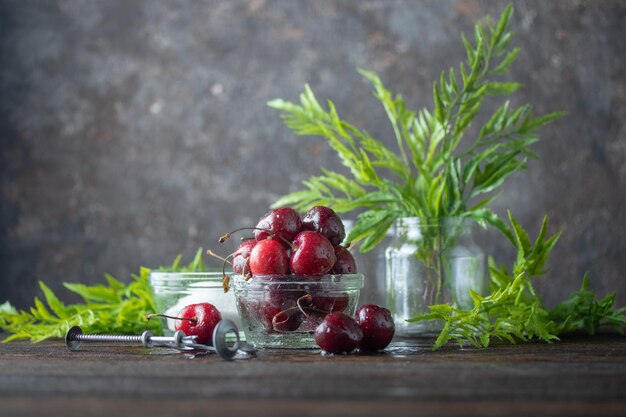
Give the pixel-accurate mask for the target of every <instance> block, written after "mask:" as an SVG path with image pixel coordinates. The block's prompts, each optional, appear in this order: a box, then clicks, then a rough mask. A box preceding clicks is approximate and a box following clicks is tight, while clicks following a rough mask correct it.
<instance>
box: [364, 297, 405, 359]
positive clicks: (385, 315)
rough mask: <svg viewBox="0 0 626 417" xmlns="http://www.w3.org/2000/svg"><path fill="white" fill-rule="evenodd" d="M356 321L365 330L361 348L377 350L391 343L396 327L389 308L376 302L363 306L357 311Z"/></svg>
mask: <svg viewBox="0 0 626 417" xmlns="http://www.w3.org/2000/svg"><path fill="white" fill-rule="evenodd" d="M356 322H357V323H358V325H359V326H360V327H361V330H363V340H361V344H360V346H359V349H361V350H365V351H376V350H381V349H384V348H386V347H387V346H388V345H389V343H391V339H393V335H394V333H395V330H396V327H395V324H394V322H393V317H392V316H391V312H390V311H389V310H388V309H386V308H384V307H381V306H377V305H375V304H366V305H364V306H361V307H359V309H358V310H357V311H356Z"/></svg>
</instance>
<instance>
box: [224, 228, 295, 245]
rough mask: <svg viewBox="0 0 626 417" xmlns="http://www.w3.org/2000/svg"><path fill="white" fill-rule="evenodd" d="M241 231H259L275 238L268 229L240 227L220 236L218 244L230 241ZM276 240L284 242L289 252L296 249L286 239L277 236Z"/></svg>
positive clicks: (272, 232) (274, 234)
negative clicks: (289, 249)
mask: <svg viewBox="0 0 626 417" xmlns="http://www.w3.org/2000/svg"><path fill="white" fill-rule="evenodd" d="M242 230H261V231H263V232H267V233H269V234H270V235H271V236H272V237H274V236H276V233H275V232H274V231H272V230H270V229H264V228H262V227H240V228H238V229H235V230H231V231H230V232H228V233H224V234H223V235H222V236H220V238H219V242H220V243H224V242H226V241H227V240H228V239H230V236H231V235H232V234H233V233H237V232H240V231H242ZM278 238H279V239H280V240H282V241H283V242H285V243H286V244H287V245H288V246H289V247H290V248H291V250H296V249H297V248H296V245H294V244H293V243H291V242H290V241H288V240H287V239H285V238H284V237H282V236H281V235H278Z"/></svg>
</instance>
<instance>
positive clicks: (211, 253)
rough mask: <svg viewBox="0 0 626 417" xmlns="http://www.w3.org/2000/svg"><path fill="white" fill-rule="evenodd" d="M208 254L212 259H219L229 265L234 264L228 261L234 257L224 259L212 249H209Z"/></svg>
mask: <svg viewBox="0 0 626 417" xmlns="http://www.w3.org/2000/svg"><path fill="white" fill-rule="evenodd" d="M206 253H207V255H211V256H212V257H214V258H217V259H219V260H221V261H223V262H226V263H228V264H229V265H232V264H233V263H232V262H231V261H229V260H228V258H230V257H231V256H232V255H228V256H227V257H225V258H224V257H223V256H220V255H218V254H217V253H215V252H213V251H212V250H211V249H207V251H206Z"/></svg>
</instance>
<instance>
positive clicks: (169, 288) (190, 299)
mask: <svg viewBox="0 0 626 417" xmlns="http://www.w3.org/2000/svg"><path fill="white" fill-rule="evenodd" d="M222 278H223V275H222V273H221V272H161V271H152V272H151V273H150V285H151V287H152V291H153V293H154V304H155V308H156V311H157V313H162V314H167V315H169V316H177V315H178V313H179V312H180V310H182V309H183V308H184V307H185V306H187V305H189V304H196V303H205V302H206V303H211V304H213V305H214V306H215V307H216V308H217V309H218V310H219V311H220V313H221V315H222V318H223V319H230V320H232V321H233V322H234V323H235V324H236V325H237V327H238V328H239V332H240V333H242V332H241V320H239V314H238V313H237V306H236V303H235V295H234V293H233V291H232V290H231V291H228V292H227V293H225V292H224V287H223V286H222ZM161 320H162V324H163V333H164V334H165V335H166V336H171V335H172V334H174V331H175V326H174V325H175V320H173V319H168V318H161Z"/></svg>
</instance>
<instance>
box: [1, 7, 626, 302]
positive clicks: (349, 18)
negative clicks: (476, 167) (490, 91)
mask: <svg viewBox="0 0 626 417" xmlns="http://www.w3.org/2000/svg"><path fill="white" fill-rule="evenodd" d="M504 5H505V4H504V2H495V1H491V2H483V1H469V0H468V1H434V0H432V1H356V0H355V1H292V0H285V1H259V0H257V1H211V2H203V1H148V0H144V1H139V0H136V1H127V0H118V1H113V0H109V1H87V0H85V1H80V0H75V1H74V0H59V1H34V0H33V1H28V0H19V1H18V0H15V1H8V0H2V1H0V31H1V34H0V36H1V38H0V59H1V66H0V140H1V153H0V164H1V165H0V173H1V188H0V192H1V194H0V205H1V215H0V224H1V228H0V302H2V301H4V300H5V299H9V300H11V301H12V302H13V303H15V304H16V305H18V306H20V307H25V306H27V305H30V303H31V302H32V297H33V295H35V294H36V293H37V288H36V281H37V280H38V279H43V280H45V281H47V282H48V283H49V284H50V285H51V286H52V287H53V288H54V289H60V283H61V281H63V280H66V281H83V282H98V281H100V280H101V279H102V274H103V273H105V272H110V273H112V274H114V275H116V276H118V277H119V278H121V279H128V276H129V275H128V274H129V273H130V272H132V271H135V270H136V269H137V267H138V266H139V265H148V266H157V265H160V264H165V263H169V262H170V261H171V260H172V259H173V258H174V256H175V255H176V254H177V253H179V252H184V253H185V254H186V255H187V256H190V255H191V254H192V253H193V252H194V251H195V249H196V248H197V247H199V246H204V247H207V246H215V245H216V244H215V243H214V242H215V238H216V237H217V236H218V235H219V234H221V233H223V232H224V231H226V230H228V229H231V228H233V227H235V226H238V225H251V224H253V223H255V221H256V219H257V218H258V217H259V216H260V215H261V214H263V213H264V212H265V211H266V209H267V207H268V206H269V204H270V203H271V202H272V201H274V200H275V199H276V197H278V196H279V195H281V194H283V193H286V192H288V191H294V190H296V189H297V188H298V187H299V183H300V181H301V180H303V179H304V178H307V177H308V176H310V175H314V174H317V173H318V172H319V167H320V166H327V167H330V168H333V169H342V168H341V167H340V164H339V162H338V160H337V158H336V157H335V155H334V154H333V152H332V151H331V150H330V148H329V147H328V146H326V144H325V143H324V142H323V141H322V140H321V139H315V138H296V137H294V136H293V135H292V134H291V133H290V132H289V131H288V130H287V129H286V128H285V127H283V126H282V124H281V122H280V119H279V117H278V114H277V113H276V112H274V111H272V110H270V109H268V108H267V107H266V106H265V103H266V101H268V100H269V99H272V98H276V97H282V98H287V99H295V98H296V97H297V94H298V93H299V92H300V91H301V90H302V87H303V85H304V83H306V82H308V83H310V84H311V86H312V87H313V88H314V89H315V91H316V93H317V94H318V96H319V97H320V98H324V99H325V98H329V99H332V100H334V101H335V104H336V105H337V108H338V109H339V111H340V114H342V115H343V116H344V117H345V118H347V119H348V120H350V121H352V122H353V123H354V124H356V125H358V126H362V127H364V128H367V129H368V130H369V131H370V133H372V134H373V135H374V136H377V137H380V138H384V139H385V140H386V141H387V142H388V143H389V144H390V145H391V144H392V139H391V135H390V133H391V132H390V130H389V128H388V127H387V126H386V124H385V117H384V114H383V113H382V111H381V110H380V109H379V107H378V104H377V102H376V101H375V100H374V99H373V98H372V96H371V89H370V87H369V85H368V84H367V83H366V82H364V80H363V79H362V78H361V77H360V76H359V75H358V74H357V73H356V72H355V68H356V67H364V68H368V69H373V70H376V71H378V72H380V73H381V75H382V77H383V79H384V80H385V81H386V83H387V84H388V86H389V87H391V88H392V89H393V90H395V91H399V92H402V93H403V95H404V96H405V97H406V98H407V100H408V102H409V103H410V104H411V105H412V106H413V107H418V106H425V105H427V106H430V105H431V102H432V98H431V87H432V81H433V80H434V79H435V77H436V76H438V74H439V72H440V71H441V70H442V69H445V68H448V67H449V66H451V65H456V64H457V62H458V61H459V60H460V59H462V58H463V57H464V50H463V48H462V45H461V43H460V40H459V33H460V31H465V32H469V31H470V30H471V28H472V26H473V24H474V22H475V21H476V20H478V19H481V18H483V17H484V16H485V15H487V14H491V15H493V16H496V15H498V14H499V13H500V12H501V11H502V9H503V7H504ZM515 5H516V13H515V17H514V22H513V28H514V30H515V31H516V33H517V38H516V41H515V42H516V43H517V45H519V46H521V47H522V53H521V55H520V57H519V63H518V64H517V65H516V66H515V67H514V69H513V71H512V74H511V79H515V80H519V81H521V82H523V83H525V85H526V87H525V89H524V90H523V91H522V92H520V93H519V94H517V95H516V97H515V98H514V102H515V103H518V104H519V103H523V102H529V103H532V104H534V106H535V108H536V110H537V112H539V113H545V112H549V111H553V110H565V111H567V112H568V116H567V118H565V119H564V120H562V121H560V122H558V123H555V124H554V125H552V126H550V127H549V128H546V129H544V130H543V135H542V136H543V140H542V141H541V142H540V143H539V144H538V145H537V146H536V148H535V150H536V151H537V153H538V154H539V155H540V156H541V158H542V159H541V160H540V161H533V162H531V163H530V169H529V171H528V172H527V173H522V174H520V175H516V176H515V177H514V178H512V179H511V180H510V181H509V182H508V184H507V186H506V187H505V188H504V191H503V193H502V195H501V197H500V199H499V200H498V202H497V203H496V208H497V210H498V211H499V212H500V213H503V212H504V210H505V209H506V208H511V209H512V210H513V212H514V213H515V214H516V215H517V216H518V217H520V218H521V219H522V221H523V223H524V224H525V225H526V226H528V227H529V228H530V229H532V230H536V229H537V227H536V225H537V224H538V223H539V222H540V220H541V218H542V216H543V215H544V214H545V213H547V214H548V215H549V216H550V217H551V219H552V231H556V230H561V231H562V232H563V235H562V238H561V241H560V243H559V245H558V247H557V249H556V250H555V252H554V257H553V259H552V261H551V266H552V272H551V273H550V275H549V278H546V279H545V280H544V281H543V282H542V284H541V291H542V293H543V294H545V295H546V297H547V299H548V300H549V301H551V302H554V301H555V300H557V299H559V298H562V297H563V296H565V295H566V293H567V292H569V291H571V290H574V289H575V288H577V287H578V285H579V282H580V278H581V277H582V275H583V273H584V272H585V271H589V272H590V274H591V277H592V281H593V287H594V288H595V289H597V290H599V291H601V292H603V291H606V290H617V291H618V292H619V297H618V299H619V300H620V302H621V303H622V304H624V303H626V277H625V276H624V271H625V270H626V237H625V234H626V233H625V232H626V214H625V213H626V210H625V207H626V123H624V121H625V120H626V2H623V1H569V0H567V1H565V0H563V1H550V2H548V1H523V2H515ZM489 246H490V248H491V249H492V250H493V253H496V254H503V253H505V252H506V251H505V249H504V248H505V247H506V243H505V242H504V241H502V240H499V241H494V242H491V243H489Z"/></svg>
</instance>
